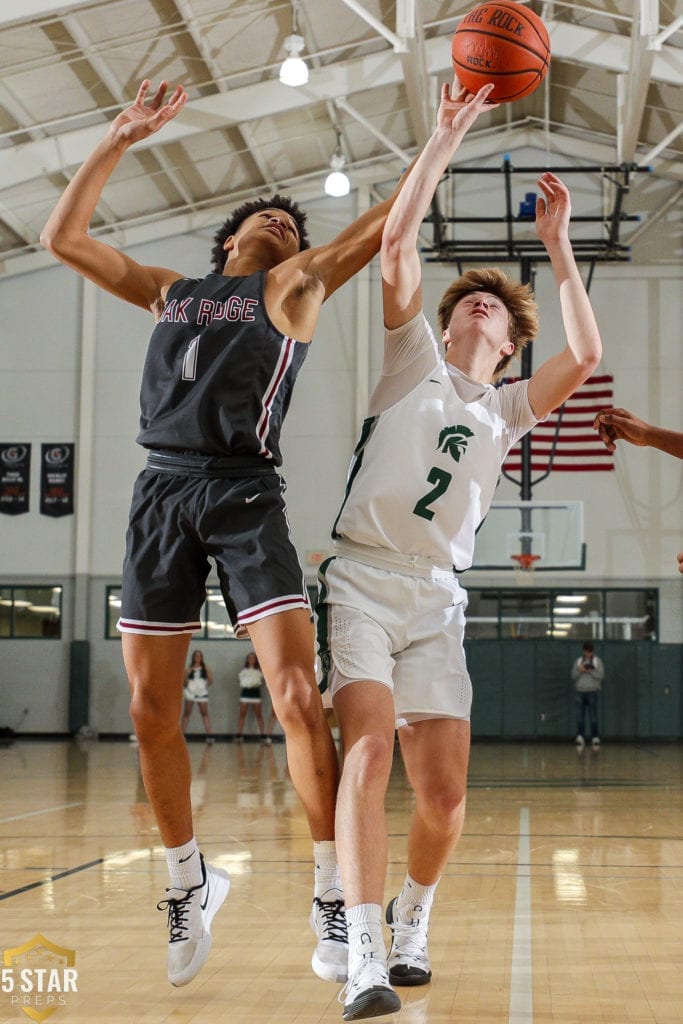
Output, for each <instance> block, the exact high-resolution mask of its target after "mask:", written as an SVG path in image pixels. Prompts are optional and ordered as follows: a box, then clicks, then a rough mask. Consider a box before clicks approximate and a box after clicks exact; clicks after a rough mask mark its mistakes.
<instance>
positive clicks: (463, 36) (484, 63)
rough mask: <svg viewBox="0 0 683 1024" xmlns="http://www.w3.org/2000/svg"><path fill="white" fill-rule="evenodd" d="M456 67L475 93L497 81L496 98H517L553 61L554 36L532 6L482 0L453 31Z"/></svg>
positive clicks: (492, 96) (534, 86) (535, 84)
mask: <svg viewBox="0 0 683 1024" xmlns="http://www.w3.org/2000/svg"><path fill="white" fill-rule="evenodd" d="M451 54H452V57H453V70H454V72H455V74H456V76H457V78H458V79H459V81H460V82H461V83H462V85H464V86H465V88H466V89H468V90H469V91H470V92H473V93H476V92H478V91H479V89H481V87H482V86H483V85H486V84H487V83H488V82H493V85H494V88H493V91H492V92H491V94H490V95H489V97H488V98H489V100H490V101H491V102H492V103H512V102H513V101H514V100H521V99H522V98H523V97H524V96H530V95H531V93H532V92H534V91H535V90H536V89H538V87H539V85H541V83H542V82H543V79H544V78H545V76H546V75H547V73H548V67H549V66H550V38H549V36H548V30H547V29H546V27H545V25H544V24H543V22H542V21H541V19H540V18H539V17H538V15H537V14H534V12H533V11H531V10H529V8H528V7H525V6H524V4H518V3H515V2H514V0H498V2H497V3H485V4H479V5H478V6H477V7H474V8H473V9H472V10H471V11H470V12H469V14H466V15H465V16H464V18H463V19H462V21H461V22H460V24H459V25H458V27H457V29H456V30H455V34H454V36H453V42H452V45H451Z"/></svg>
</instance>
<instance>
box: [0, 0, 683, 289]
mask: <svg viewBox="0 0 683 1024" xmlns="http://www.w3.org/2000/svg"><path fill="white" fill-rule="evenodd" d="M472 6H473V4H472V3H471V2H461V0H451V2H447V0H239V2H238V0H72V2H65V0H3V3H2V4H0V58H1V65H0V66H1V67H2V71H1V72H0V273H3V274H4V275H9V274H14V273H24V272H26V271H27V270H31V269H35V268H37V267H40V266H45V265H47V264H48V263H49V258H48V259H46V254H45V253H44V252H43V251H42V249H41V248H40V244H39V241H38V237H39V233H40V229H41V227H42V225H43V223H44V222H45V220H46V218H47V216H48V214H49V212H50V210H51V208H52V206H53V205H54V203H55V202H56V200H57V198H58V196H59V194H60V192H61V191H62V190H63V188H64V187H65V185H66V183H67V182H68V180H69V179H70V177H71V176H72V175H73V173H74V172H75V170H76V169H77V167H78V166H79V164H80V163H81V162H82V160H83V159H84V158H85V157H86V156H87V154H88V153H89V152H90V150H91V149H92V148H93V147H94V145H95V144H96V142H97V141H98V140H99V139H100V138H101V136H102V134H103V132H104V130H105V126H106V124H107V123H108V122H109V121H110V120H111V119H112V118H113V117H114V116H115V115H116V113H117V112H118V111H119V110H120V109H122V108H123V107H124V106H125V105H127V103H129V102H130V101H131V100H132V99H133V97H134V95H135V92H136V90H137V86H138V84H139V82H140V81H141V80H142V78H144V77H149V78H151V79H152V81H153V84H156V83H157V82H158V81H159V80H160V79H161V78H162V77H163V78H167V79H168V80H169V82H170V83H171V84H172V85H174V84H175V83H176V82H179V81H180V82H183V84H184V85H185V86H186V88H187V90H188V93H189V97H190V98H189V101H188V103H187V106H186V108H185V109H184V110H183V111H182V113H181V114H180V115H179V117H178V118H177V119H176V120H175V121H173V122H171V123H170V124H168V125H167V126H166V127H165V128H164V130H163V131H162V132H160V133H159V134H158V135H155V136H153V137H152V138H150V139H149V140H148V141H147V142H146V143H142V144H138V145H136V146H135V147H134V148H133V149H131V151H130V152H129V153H128V154H126V156H125V158H124V160H123V161H122V162H121V164H120V165H119V167H118V168H117V170H116V172H115V173H114V175H112V178H111V180H110V182H109V183H108V185H107V187H106V188H105V190H104V194H103V196H102V201H101V203H100V204H99V206H98V209H97V214H96V217H95V218H94V223H93V233H98V234H100V235H105V236H107V237H110V238H111V240H112V241H113V242H114V244H119V245H124V244H125V245H131V244H134V243H136V242H144V241H147V240H151V239H157V238H160V237H164V236H169V235H171V234H177V233H182V232H185V231H188V230H195V229H202V228H205V227H206V228H208V227H211V226H212V225H213V224H215V223H216V222H217V221H220V220H222V219H223V218H224V216H225V214H226V211H227V210H228V209H229V208H230V206H231V204H233V203H236V202H238V201H241V200H242V199H243V198H244V197H245V196H253V195H256V194H260V195H267V194H269V193H270V192H271V191H274V190H276V189H279V190H284V191H288V192H290V193H291V194H292V195H293V196H294V197H295V198H297V199H298V200H300V201H306V200H307V199H310V198H311V197H313V196H319V195H321V189H322V180H323V178H324V176H325V174H326V173H327V171H328V169H329V162H330V158H331V156H332V154H333V152H334V151H335V148H336V146H337V144H338V145H340V147H341V150H342V152H343V154H344V156H345V158H346V162H347V168H346V169H347V171H348V173H349V174H350V177H351V180H352V185H353V186H354V187H357V186H373V185H381V184H382V183H385V182H390V181H392V180H394V179H395V178H396V176H397V174H398V173H399V172H400V170H401V169H402V167H404V166H405V164H406V162H407V161H408V160H409V159H410V158H411V157H412V156H413V155H414V153H415V152H416V150H417V149H418V148H419V147H420V146H421V145H422V144H423V143H424V141H425V139H426V138H427V137H428V135H429V133H430V131H431V126H432V123H433V120H434V113H435V106H436V103H437V100H438V90H439V86H440V83H441V82H442V81H444V80H445V79H447V77H448V76H449V73H450V69H451V65H450V39H451V36H452V34H453V32H454V30H455V28H456V26H457V24H458V22H459V20H460V19H461V17H462V16H463V15H464V14H465V13H466V12H467V11H468V10H469V9H470V8H471V7H472ZM528 6H529V7H531V8H532V9H533V10H535V11H536V13H538V14H540V15H541V16H542V17H543V19H544V21H545V23H546V25H547V26H548V29H549V33H550V38H551V48H552V62H551V67H550V71H549V73H548V77H547V79H546V82H545V83H544V84H543V86H542V87H541V88H540V89H539V90H538V91H537V92H536V93H535V94H534V95H533V96H531V97H528V98H527V99H525V100H522V101H520V102H518V103H514V104H506V105H502V106H501V107H499V108H498V109H497V110H495V111H493V112H491V113H490V114H487V115H486V116H485V117H484V118H481V119H480V121H479V122H478V124H477V127H476V130H475V131H473V132H472V133H471V135H470V137H469V138H468V140H467V142H466V144H465V145H464V146H463V147H462V151H461V153H459V154H458V161H460V160H462V161H466V162H467V163H468V164H476V163H477V162H479V163H481V162H482V161H486V160H496V159H499V158H500V157H501V155H502V154H503V153H504V152H505V153H510V152H511V153H514V152H515V151H516V150H520V149H523V148H533V149H535V150H538V151H540V152H541V153H544V154H546V156H547V159H548V161H549V163H552V162H560V163H562V162H566V160H567V159H573V160H581V161H585V162H587V163H600V164H606V165H614V164H625V165H642V166H644V165H650V166H651V173H650V174H649V175H648V176H647V179H648V181H647V184H646V185H643V189H642V196H641V195H639V196H638V203H639V209H642V211H643V213H644V214H646V215H647V217H648V218H651V217H655V216H656V218H657V221H658V222H659V224H660V228H661V226H662V223H666V225H667V230H668V231H669V232H672V233H673V236H674V237H675V236H676V233H678V236H680V224H681V211H680V183H681V181H683V159H682V156H683V134H682V133H683V89H681V85H683V0H586V2H585V3H573V2H568V0H552V2H550V0H549V2H544V3H541V2H536V0H530V2H528ZM293 25H296V30H297V32H298V33H300V34H301V35H302V36H303V38H304V40H305V49H304V51H303V53H302V56H303V57H304V58H305V59H306V61H307V63H308V65H309V69H310V77H309V81H308V83H307V85H306V86H303V87H300V88H290V87H287V86H284V85H282V84H281V83H280V82H279V79H278V72H279V66H280V63H281V61H282V60H283V59H284V57H285V55H286V54H285V48H284V40H285V38H286V37H287V36H288V35H289V34H290V33H291V32H292V28H293ZM636 177H637V176H636ZM638 180H643V181H644V180H645V178H644V177H643V176H641V179H638ZM331 201H333V200H331ZM662 210H663V211H664V212H660V211H662ZM660 233H661V232H659V233H658V234H660ZM646 236H647V224H642V225H641V226H640V227H639V228H638V229H636V231H634V232H633V237H635V238H636V239H637V240H640V239H642V238H643V237H646ZM650 237H651V236H650ZM676 246H680V237H679V240H678V242H677V243H676V242H673V243H672V244H670V245H669V246H668V247H664V251H663V253H662V255H661V258H662V259H666V260H669V259H671V258H674V257H675V255H676V254H677V253H678V252H679V251H680V250H679V249H678V248H677V247H676ZM648 258H655V259H656V258H657V256H656V254H653V251H652V247H651V246H650V247H649V248H648Z"/></svg>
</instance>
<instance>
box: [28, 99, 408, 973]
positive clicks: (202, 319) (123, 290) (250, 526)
mask: <svg viewBox="0 0 683 1024" xmlns="http://www.w3.org/2000/svg"><path fill="white" fill-rule="evenodd" d="M149 87H150V83H149V81H147V80H145V81H144V82H143V83H142V85H141V86H140V89H139V91H138V94H137V97H136V99H135V102H134V103H133V104H132V105H131V106H130V107H129V108H128V109H126V110H124V111H122V112H121V113H120V114H119V115H118V116H117V117H116V118H115V119H114V121H113V122H112V124H111V126H110V128H109V130H108V131H107V133H106V135H105V137H104V139H103V140H102V141H101V142H100V143H99V145H98V146H97V147H96V148H95V150H94V151H93V153H92V154H91V155H90V156H89V157H88V158H87V159H86V161H85V162H84V164H83V165H82V166H81V168H80V169H79V170H78V172H77V173H76V174H75V175H74V177H73V179H72V180H71V182H70V184H69V186H68V187H67V189H66V191H65V192H64V194H63V195H62V197H61V199H60V200H59V202H58V203H57V206H56V207H55V209H54V211H53V212H52V214H51V216H50V218H49V220H48V222H47V224H46V226H45V229H44V231H43V233H42V236H41V240H42V242H43V244H44V245H45V246H46V247H47V248H48V249H49V250H50V251H51V252H52V253H53V254H54V255H55V256H56V257H57V259H59V260H61V261H62V262H63V263H65V264H66V265H67V266H70V267H72V268H73V269H74V270H76V271H77V272H78V273H80V274H82V275H83V276H84V277H87V278H89V279H90V280H91V281H94V282H95V283H96V284H97V285H99V286H100V287H102V288H104V289H106V290H107V291H109V292H112V293H113V294H114V295H116V296H118V297H119V298H121V299H125V300H126V301H128V302H131V303H133V304H135V305H137V306H141V307H142V308H143V309H145V310H149V309H153V310H154V311H155V317H156V319H157V324H156V326H155V328H154V332H153V334H152V338H151V341H150V347H149V351H148V355H147V360H146V363H145V369H144V374H143V383H142V389H141V411H142V415H141V425H140V433H139V436H138V441H139V443H140V444H142V445H144V446H145V447H147V448H149V449H150V453H149V457H148V465H147V468H146V469H145V470H144V471H143V472H142V473H141V474H140V477H139V478H138V481H137V482H136V485H135V491H134V495H133V503H132V507H131V514H130V524H129V529H128V535H127V545H126V559H125V563H124V572H123V588H122V609H121V620H120V623H119V628H120V629H121V631H122V640H123V654H124V660H125V664H126V670H127V673H128V677H129V680H130V686H131V715H132V718H133V722H134V725H135V732H136V735H137V738H138V742H139V750H140V765H141V770H142V774H143V778H144V782H145V788H146V791H147V795H148V797H149V800H150V803H151V804H152V807H153V809H154V812H155V815H156V819H157V823H158V826H159V831H160V834H161V837H162V841H163V843H164V846H165V847H166V853H167V861H168V865H169V872H170V876H171V888H170V889H168V890H167V894H168V898H167V899H166V900H165V901H163V903H161V904H160V905H159V906H160V909H167V910H168V919H169V930H170V938H169V944H168V975H169V980H170V981H171V983H172V984H174V985H184V984H186V983H187V982H188V981H190V980H192V978H193V977H194V976H195V975H196V974H197V972H198V971H199V969H200V968H201V966H202V965H203V963H204V962H205V960H206V958H207V956H208V952H209V948H210V944H211V937H210V924H211V920H212V918H213V915H214V914H215V912H216V911H217V910H218V908H219V907H220V905H221V904H222V902H223V901H224V899H225V898H226V896H227V893H228V888H229V884H230V883H229V880H228V878H227V876H226V875H225V873H224V872H221V871H220V870H218V869H216V868H213V867H211V866H210V865H208V864H205V863H204V860H203V858H202V856H201V854H200V853H199V850H198V848H197V843H196V840H195V837H194V831H193V824H192V812H191V806H190V763H189V758H188V753H187V748H186V745H185V741H184V737H183V735H182V731H181V728H180V710H181V701H182V684H183V676H184V667H185V663H186V660H187V652H188V646H189V642H190V637H191V635H192V632H193V630H195V629H197V628H199V612H200V608H201V605H202V603H203V601H204V598H205V580H206V576H207V574H208V571H209V562H208V558H209V557H211V558H213V559H214V560H215V562H216V565H217V568H218V573H219V578H220V582H221V587H222V590H223V594H224V597H225V600H226V604H227V607H228V611H229V613H230V615H231V617H232V620H233V623H234V624H235V626H236V627H237V628H239V627H241V628H243V629H244V628H248V631H249V636H250V640H251V643H252V644H253V647H254V650H255V652H256V654H257V657H258V660H259V663H260V665H261V667H262V669H263V673H264V676H265V679H266V682H267V685H268V688H269V690H270V694H271V698H272V702H273V708H274V710H275V712H276V714H277V717H278V719H279V721H280V722H281V724H282V726H283V728H284V731H285V734H286V739H287V757H288V765H289V771H290V775H291V778H292V781H293V783H294V785H295V787H296V790H297V793H298V795H299V797H300V799H301V801H302V803H303V806H304V809H305V812H306V815H307V818H308V822H309V827H310V830H311V835H312V838H313V840H314V859H315V865H316V868H315V890H314V901H313V909H312V913H311V924H312V926H313V928H314V931H315V932H316V936H317V945H316V950H315V953H314V955H313V961H312V963H313V968H314V970H315V971H316V973H318V974H319V975H320V976H321V977H324V978H327V979H330V980H339V981H341V980H345V976H346V958H347V945H346V920H345V915H344V905H343V896H342V892H341V883H340V879H339V871H338V868H337V860H336V853H335V846H334V813H335V796H336V789H337V782H338V763H337V756H336V751H335V748H334V744H333V742H332V739H331V736H330V732H329V729H328V727H327V725H326V723H325V719H324V715H323V711H322V707H321V703H320V699H319V695H318V691H317V688H316V684H315V678H314V668H313V661H314V639H313V631H312V625H311V610H310V605H309V602H308V597H307V594H306V589H305V586H304V580H303V574H302V571H301V569H300V567H299V564H298V560H297V557H296V553H295V552H294V549H293V547H292V544H291V541H290V539H289V532H288V529H287V521H286V514H285V508H284V502H283V497H282V492H283V489H284V485H283V483H282V481H281V478H280V477H279V475H278V474H277V472H276V469H275V467H276V466H278V465H279V464H280V452H279V448H278V437H279V431H280V426H281V423H282V420H283V418H284V415H285V413H286V411H287V406H288V404H289V399H290V395H291V389H292V386H293V384H294V379H295V377H296V373H297V371H298V369H299V367H300V366H301V363H302V361H303V358H304V356H305V354H306V351H307V345H308V343H309V342H310V341H311V338H312V336H313V331H314V328H315V325H316V322H317V319H318V314H319V312H320V308H321V305H322V303H323V302H324V301H325V300H326V299H327V298H328V297H329V296H330V295H331V294H332V293H333V292H334V291H335V290H336V289H337V288H339V287H340V285H342V284H344V282H345V281H347V280H348V279H349V278H350V277H352V276H353V274H355V273H356V272H357V271H358V270H360V269H361V268H362V267H363V266H365V264H366V263H367V262H368V261H369V260H370V259H371V257H372V256H374V255H375V253H377V252H378V250H379V245H380V241H381V235H382V228H383V225H384V221H385V219H386V216H387V213H388V211H389V209H390V207H391V203H392V201H393V198H394V197H392V198H391V199H389V200H386V201H384V202H383V203H380V204H378V205H377V206H375V207H374V208H373V209H371V210H369V211H367V212H366V213H364V214H363V215H362V216H361V217H359V218H358V219H357V220H356V221H355V222H354V223H353V224H352V225H351V226H350V227H349V228H347V229H346V230H345V231H343V232H342V233H341V234H340V235H338V237H337V238H335V239H334V240H333V241H332V242H330V243H329V244H327V245H324V246H321V247H320V248H317V249H308V248H306V245H307V241H306V238H305V230H304V216H303V215H302V214H301V212H300V211H299V210H298V208H297V207H296V206H295V205H294V204H292V203H291V202H290V201H289V200H283V199H281V198H280V197H274V198H273V199H271V200H269V201H257V202H255V203H254V204H246V206H245V207H242V208H241V210H240V211H237V212H236V214H235V215H233V217H232V218H230V219H229V220H228V221H226V224H225V225H224V228H223V230H222V232H219V235H218V236H217V240H216V247H215V249H214V265H215V267H216V272H215V273H211V274H208V275H207V277H205V278H203V279H201V280H188V279H187V278H184V277H183V275H182V274H180V273H178V272H177V271H174V270H169V269H165V268H163V267H152V266H142V265H140V264H139V263H137V262H136V261H135V260H133V259H131V258H130V256H127V255H126V254H125V253H122V252H119V251H117V250H116V249H114V248H112V247H110V246H109V245H106V244H105V243H103V242H100V241H98V240H97V239H94V238H91V237H90V236H89V234H88V225H89V222H90V219H91V217H92V215H93V213H94V211H95V208H96V206H97V203H98V202H99V199H100V195H101V192H102V189H103V187H104V185H105V183H106V181H107V179H108V178H109V176H110V174H111V173H112V171H113V170H114V168H115V167H116V166H117V164H118V162H119V160H120V158H121V157H122V156H123V154H124V153H125V151H126V150H127V149H128V147H129V146H130V145H132V144H133V143H135V142H137V141H138V140H141V139H145V138H147V137H149V136H150V135H152V134H154V133H155V132H157V131H158V130H159V129H160V128H162V127H163V125H164V124H166V122H168V121H169V120H171V119H172V118H173V117H175V116H176V115H177V114H178V113H179V111H180V110H181V109H182V108H183V106H184V104H185V102H186V100H187V94H186V92H185V91H184V89H183V88H182V86H177V87H176V88H175V89H174V90H173V92H172V94H171V95H170V98H169V99H168V100H166V93H167V89H168V86H167V83H166V82H162V83H161V85H160V86H159V88H158V90H157V92H156V94H155V96H154V97H153V99H151V101H150V102H149V103H147V102H146V100H147V93H148V90H149Z"/></svg>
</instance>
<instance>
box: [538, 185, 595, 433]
mask: <svg viewBox="0 0 683 1024" xmlns="http://www.w3.org/2000/svg"><path fill="white" fill-rule="evenodd" d="M538 184H539V186H540V188H541V191H542V192H543V196H539V198H538V199H537V200H536V232H537V234H538V237H539V238H540V239H541V241H542V242H543V244H544V246H545V248H546V250H547V252H548V255H549V256H550V263H551V266H552V268H553V274H554V276H555V282H556V284H557V288H558V291H559V294H560V307H561V310H562V322H563V324H564V331H565V336H566V341H567V343H566V346H565V348H564V350H563V351H562V352H560V353H558V355H556V356H552V357H551V358H550V359H548V360H547V361H546V362H545V363H543V365H542V366H540V367H539V369H538V370H537V371H536V373H534V375H533V376H532V378H531V380H530V381H529V402H530V404H531V408H532V409H533V411H534V414H535V415H536V416H537V417H538V418H539V419H542V418H543V417H544V416H547V415H548V413H549V412H551V411H552V410H553V409H557V407H558V406H559V405H561V404H562V403H563V402H564V401H565V400H566V399H567V398H569V396H570V395H571V394H573V392H574V391H576V389H577V388H578V387H579V386H580V385H581V384H583V382H584V381H585V380H587V379H588V378H589V377H590V375H591V374H592V373H593V371H594V370H595V368H596V366H597V365H598V363H599V362H600V358H601V356H602V341H601V339H600V332H599V330H598V325H597V323H596V321H595V316H594V314H593V309H592V306H591V304H590V299H589V298H588V294H587V292H586V289H585V288H584V286H583V281H582V280H581V275H580V273H579V268H578V267H577V265H576V260H575V259H574V253H573V251H572V245H571V242H570V240H569V218H570V216H571V201H570V198H569V190H568V189H567V187H566V185H564V183H563V182H562V181H560V179H559V178H558V177H556V176H555V175H554V174H552V173H551V172H550V171H546V173H545V174H543V175H542V176H541V178H540V179H539V182H538Z"/></svg>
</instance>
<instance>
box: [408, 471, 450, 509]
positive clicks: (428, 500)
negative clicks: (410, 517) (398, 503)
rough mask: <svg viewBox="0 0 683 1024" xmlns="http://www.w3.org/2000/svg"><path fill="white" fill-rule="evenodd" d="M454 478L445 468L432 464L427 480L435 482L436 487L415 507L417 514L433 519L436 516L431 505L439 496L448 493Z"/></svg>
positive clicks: (431, 482)
mask: <svg viewBox="0 0 683 1024" xmlns="http://www.w3.org/2000/svg"><path fill="white" fill-rule="evenodd" d="M452 479H453V477H452V475H451V474H450V473H447V472H446V470H445V469H439V467H438V466H432V468H431V469H430V470H429V473H428V474H427V480H428V482H429V483H430V484H434V487H433V488H432V489H431V491H427V493H426V494H425V495H424V497H422V498H420V500H419V501H418V503H417V505H416V506H415V508H414V509H413V513H414V514H415V515H416V516H421V517H422V519H427V520H429V521H431V520H432V519H433V518H434V510H433V509H431V508H430V507H429V506H430V505H432V504H433V503H434V502H435V501H436V499H437V498H440V497H441V495H442V494H445V493H446V491H447V489H448V485H449V483H450V482H451V480H452Z"/></svg>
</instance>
